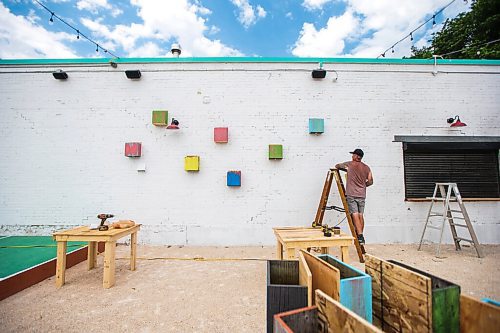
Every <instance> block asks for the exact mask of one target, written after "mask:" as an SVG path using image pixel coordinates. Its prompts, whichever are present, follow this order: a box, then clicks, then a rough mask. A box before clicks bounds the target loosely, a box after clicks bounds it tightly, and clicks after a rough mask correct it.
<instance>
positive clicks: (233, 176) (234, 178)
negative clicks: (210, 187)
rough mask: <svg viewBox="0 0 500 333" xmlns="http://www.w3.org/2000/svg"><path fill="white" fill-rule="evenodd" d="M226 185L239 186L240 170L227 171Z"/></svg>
mask: <svg viewBox="0 0 500 333" xmlns="http://www.w3.org/2000/svg"><path fill="white" fill-rule="evenodd" d="M227 186H241V171H228V172H227Z"/></svg>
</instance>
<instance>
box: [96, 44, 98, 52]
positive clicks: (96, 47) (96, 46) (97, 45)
mask: <svg viewBox="0 0 500 333" xmlns="http://www.w3.org/2000/svg"><path fill="white" fill-rule="evenodd" d="M95 51H96V52H99V44H95Z"/></svg>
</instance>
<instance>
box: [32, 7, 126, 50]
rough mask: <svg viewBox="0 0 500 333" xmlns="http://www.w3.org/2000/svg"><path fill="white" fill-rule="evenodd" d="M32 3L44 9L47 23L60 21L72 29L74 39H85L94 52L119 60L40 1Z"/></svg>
mask: <svg viewBox="0 0 500 333" xmlns="http://www.w3.org/2000/svg"><path fill="white" fill-rule="evenodd" d="M33 1H34V2H36V3H37V4H39V5H40V6H41V7H42V8H43V9H45V10H46V11H47V12H49V13H50V19H49V21H50V22H54V18H56V19H58V20H59V21H61V22H62V23H64V24H65V25H66V26H68V27H69V28H71V29H73V30H74V31H75V32H76V39H80V36H82V37H83V38H85V39H86V40H88V41H89V42H91V43H92V44H95V45H96V52H99V48H100V49H101V50H103V51H104V53H108V54H110V55H111V56H112V57H114V58H117V59H119V58H120V57H119V56H117V55H116V54H114V53H113V52H111V51H109V50H106V49H105V48H103V47H102V46H99V44H98V43H97V42H96V41H94V40H93V39H92V38H90V37H88V36H87V35H85V34H83V33H81V32H80V30H79V29H77V28H75V27H73V26H72V25H71V24H69V23H68V22H66V21H65V20H64V19H63V18H61V17H59V16H57V14H56V13H54V12H53V11H52V10H50V9H49V8H47V6H45V5H44V4H43V3H41V2H40V1H38V0H33Z"/></svg>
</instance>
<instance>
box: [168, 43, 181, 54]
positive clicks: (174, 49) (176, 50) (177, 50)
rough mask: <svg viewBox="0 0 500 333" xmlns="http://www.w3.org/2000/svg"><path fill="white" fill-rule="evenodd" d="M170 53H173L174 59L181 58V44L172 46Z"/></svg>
mask: <svg viewBox="0 0 500 333" xmlns="http://www.w3.org/2000/svg"><path fill="white" fill-rule="evenodd" d="M170 52H172V55H173V56H174V57H176V58H179V56H180V55H181V53H182V50H181V46H180V44H176V43H174V44H172V46H171V47H170Z"/></svg>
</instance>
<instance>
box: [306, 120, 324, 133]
mask: <svg viewBox="0 0 500 333" xmlns="http://www.w3.org/2000/svg"><path fill="white" fill-rule="evenodd" d="M324 132H325V120H324V119H323V118H309V133H310V134H321V133H324Z"/></svg>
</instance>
